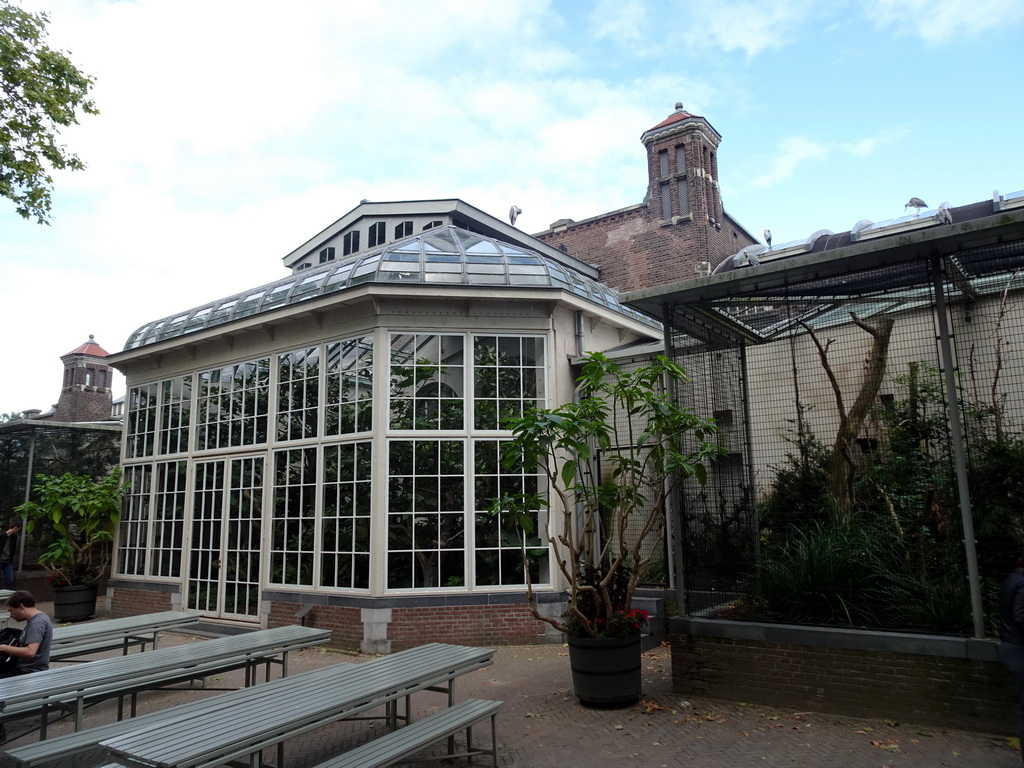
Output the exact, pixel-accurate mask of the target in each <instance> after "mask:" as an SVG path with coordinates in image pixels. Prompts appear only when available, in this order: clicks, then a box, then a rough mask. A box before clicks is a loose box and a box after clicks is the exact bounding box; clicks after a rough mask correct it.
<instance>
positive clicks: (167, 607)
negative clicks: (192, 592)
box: [109, 587, 174, 618]
mask: <svg viewBox="0 0 1024 768" xmlns="http://www.w3.org/2000/svg"><path fill="white" fill-rule="evenodd" d="M171 610H174V607H173V606H172V605H171V593H170V592H156V591H152V590H148V589H127V588H124V587H117V588H115V589H114V591H113V596H112V598H111V600H110V613H109V616H110V618H119V617H122V616H136V615H138V614H141V613H159V612H160V611H171Z"/></svg>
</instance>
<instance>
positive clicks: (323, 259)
mask: <svg viewBox="0 0 1024 768" xmlns="http://www.w3.org/2000/svg"><path fill="white" fill-rule="evenodd" d="M328 261H334V246H333V245H331V246H328V247H327V248H324V249H323V250H322V251H320V263H321V264H326V263H327V262H328Z"/></svg>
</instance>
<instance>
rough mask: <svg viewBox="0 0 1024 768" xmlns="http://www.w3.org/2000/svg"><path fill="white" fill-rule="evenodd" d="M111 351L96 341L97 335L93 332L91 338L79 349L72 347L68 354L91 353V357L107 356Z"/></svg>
mask: <svg viewBox="0 0 1024 768" xmlns="http://www.w3.org/2000/svg"><path fill="white" fill-rule="evenodd" d="M109 354H110V353H109V352H107V350H105V349H104V348H103V347H101V346H100V345H99V344H97V343H96V337H95V336H93V335H92V334H91V333H90V334H89V340H88V341H86V342H84V343H82V344H80V345H79V346H78V348H77V349H72V350H71V351H70V352H68V353H67V354H66V355H62V357H67V356H68V355H90V356H91V357H107V356H108V355H109Z"/></svg>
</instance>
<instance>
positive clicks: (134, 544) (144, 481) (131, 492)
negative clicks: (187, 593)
mask: <svg viewBox="0 0 1024 768" xmlns="http://www.w3.org/2000/svg"><path fill="white" fill-rule="evenodd" d="M124 479H125V482H127V483H128V493H127V494H126V495H125V498H124V503H123V505H122V509H121V520H120V522H119V523H118V542H119V545H118V548H117V572H118V573H120V574H123V575H125V576H144V575H145V574H146V536H147V535H148V526H149V504H150V490H151V481H152V468H151V467H150V466H149V465H148V464H145V465H143V466H137V467H127V468H126V469H125V472H124Z"/></svg>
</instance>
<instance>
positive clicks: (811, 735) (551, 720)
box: [0, 635, 1022, 768]
mask: <svg viewBox="0 0 1024 768" xmlns="http://www.w3.org/2000/svg"><path fill="white" fill-rule="evenodd" d="M166 638H167V639H166V640H164V641H161V642H162V643H165V644H177V643H188V642H197V641H198V640H200V639H201V638H196V637H193V636H189V635H168V636H166ZM366 658H368V657H365V656H360V655H358V654H351V653H344V652H339V651H329V650H326V649H308V650H305V651H301V652H297V653H294V654H292V659H291V670H292V672H293V673H294V672H298V671H301V670H305V669H312V668H314V667H318V666H323V665H326V664H332V663H337V662H340V661H348V662H357V663H358V662H360V661H365V660H366ZM643 674H644V697H643V701H642V702H641V703H640V704H638V705H636V706H632V707H629V708H625V709H588V708H584V707H581V706H580V705H579V704H578V703H577V702H576V701H575V700H574V698H573V697H572V694H571V690H570V686H571V680H570V675H569V663H568V657H567V651H566V649H565V648H564V647H562V646H556V645H545V646H516V647H507V648H500V649H499V650H498V652H497V656H496V662H495V664H494V665H493V666H491V667H488V668H486V669H481V670H478V671H476V672H474V673H472V674H470V675H467V676H466V677H464V678H460V680H459V682H458V685H457V696H458V698H465V697H470V696H472V697H478V698H493V699H501V700H502V701H504V702H505V705H504V707H503V708H502V711H501V714H500V715H499V718H498V741H499V752H500V759H499V764H500V765H501V766H503V768H546V767H547V766H586V768H603V766H616V767H618V766H637V768H659V766H665V767H671V768H675V767H676V766H687V767H692V768H747V767H749V766H806V767H807V768H816V767H817V766H830V767H831V766H840V767H841V768H882V767H888V768H910V767H912V766H915V767H920V768H925V767H927V768H936V767H938V766H959V767H960V768H980V767H982V766H984V767H986V768H988V767H989V766H991V768H1003V767H1005V768H1010V767H1011V766H1014V767H1016V766H1020V765H1021V764H1022V761H1021V755H1020V752H1019V751H1017V750H1015V749H1012V748H1010V746H1009V745H1008V743H1007V739H1006V737H1005V735H989V734H979V733H973V732H967V731H955V730H949V729H941V728H929V727H927V726H921V725H916V724H910V723H892V722H887V721H886V720H885V712H881V711H880V712H878V718H877V719H854V718H846V717H839V716H833V715H827V714H819V713H800V712H792V711H788V710H781V709H771V708H765V707H759V706H757V705H755V704H747V703H743V702H736V701H722V700H712V699H690V700H689V701H684V700H682V699H681V698H680V697H679V696H676V695H674V694H673V693H672V687H671V680H670V677H669V652H668V649H667V648H664V649H656V650H654V651H650V652H648V653H646V654H645V655H644V671H643ZM238 682H239V675H238V673H233V674H230V675H225V676H224V678H223V679H219V678H218V679H209V680H207V681H206V684H207V687H208V690H206V691H203V690H195V689H193V690H187V689H186V690H175V691H157V692H151V693H147V694H143V695H142V696H141V697H140V710H142V711H148V710H151V709H159V708H162V707H166V706H169V705H171V704H174V703H176V702H179V701H184V700H187V699H190V698H193V697H196V696H210V695H216V693H215V692H213V691H212V690H209V689H211V688H216V687H227V686H233V685H237V684H238ZM443 703H444V697H443V696H442V695H441V694H433V693H429V692H424V693H421V694H417V695H416V697H414V706H415V707H416V709H417V710H418V712H419V713H421V714H424V713H426V712H428V711H432V710H433V709H436V708H437V707H439V706H442V705H443ZM114 716H115V706H114V703H113V702H107V703H103V704H99V705H97V706H95V707H93V708H91V709H90V710H89V711H88V716H87V721H88V724H95V723H100V722H107V721H110V720H111V719H113V717H114ZM33 725H34V724H33V723H32V721H27V720H26V721H19V722H16V723H12V724H9V725H8V731H9V732H10V734H11V736H12V742H11V743H12V744H19V743H25V742H27V741H30V740H35V739H36V738H37V734H36V733H34V732H31V733H30V732H28V729H29V728H31V727H32V726H33ZM68 727H69V724H67V723H61V724H59V725H58V726H56V727H53V726H51V728H52V731H53V732H54V733H57V732H60V731H61V730H62V729H64V730H66V729H67V728H68ZM380 728H381V725H380V724H379V723H378V722H377V721H359V722H352V723H340V724H336V725H333V726H329V727H326V728H322V729H318V730H315V731H311V732H310V733H308V734H306V735H305V736H302V737H299V738H296V739H293V740H291V741H290V742H289V743H288V745H287V749H286V753H285V755H286V764H287V765H288V766H289V768H310V767H311V766H314V765H316V763H317V762H319V761H322V760H324V759H326V758H328V757H330V756H331V755H334V754H336V753H338V752H340V751H342V750H344V749H347V748H349V747H351V746H354V745H356V744H359V743H362V742H364V741H366V740H368V739H370V738H371V737H372V736H373V734H374V733H379V732H380ZM182 738H187V734H182ZM486 738H487V729H486V728H484V729H481V731H480V733H479V734H478V736H477V739H478V740H479V741H486ZM440 751H441V748H440V747H439V748H438V749H436V750H433V751H432V752H431V753H425V754H440ZM265 757H266V759H267V760H273V759H274V756H273V750H267V752H266V753H265ZM10 763H11V761H10V760H5V759H4V758H3V757H2V756H0V765H9V764H10ZM102 764H103V755H102V754H101V753H98V752H97V753H93V754H90V755H87V756H84V757H83V759H81V760H79V761H77V762H76V763H75V765H78V766H83V768H84V767H87V766H99V765H102ZM459 764H461V765H465V764H466V763H465V761H462V762H461V763H459ZM476 764H478V765H484V764H487V763H485V762H484V760H483V759H478V761H477V763H476ZM410 765H412V766H416V768H419V767H420V766H427V765H431V766H436V765H439V763H437V762H428V761H424V760H420V761H418V762H414V763H410ZM441 765H444V763H441ZM61 768H64V767H63V766H61Z"/></svg>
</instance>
